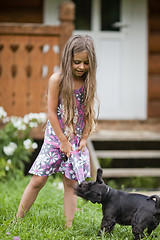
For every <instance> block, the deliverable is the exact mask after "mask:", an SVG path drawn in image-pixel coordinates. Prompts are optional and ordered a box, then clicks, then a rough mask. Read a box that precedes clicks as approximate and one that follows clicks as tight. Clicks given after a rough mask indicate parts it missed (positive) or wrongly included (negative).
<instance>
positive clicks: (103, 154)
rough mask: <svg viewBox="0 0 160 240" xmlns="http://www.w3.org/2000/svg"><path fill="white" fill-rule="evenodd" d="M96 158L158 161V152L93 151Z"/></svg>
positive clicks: (159, 153)
mask: <svg viewBox="0 0 160 240" xmlns="http://www.w3.org/2000/svg"><path fill="white" fill-rule="evenodd" d="M95 154H96V156H97V157H98V158H114V159H115V158H116V159H127V158H128V159H130V158H133V159H137V158H151V159H152V158H154V159H155V158H157V159H160V150H149V151H148V150H134V151H133V150H95Z"/></svg>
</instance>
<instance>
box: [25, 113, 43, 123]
mask: <svg viewBox="0 0 160 240" xmlns="http://www.w3.org/2000/svg"><path fill="white" fill-rule="evenodd" d="M46 119H47V114H46V113H42V112H41V113H29V114H26V115H25V116H24V118H23V121H24V122H25V123H26V124H29V123H30V122H34V121H36V122H37V123H44V122H45V121H46ZM33 120H34V121H33Z"/></svg>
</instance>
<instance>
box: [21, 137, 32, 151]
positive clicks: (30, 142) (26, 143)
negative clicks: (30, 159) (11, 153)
mask: <svg viewBox="0 0 160 240" xmlns="http://www.w3.org/2000/svg"><path fill="white" fill-rule="evenodd" d="M23 145H24V147H25V149H26V150H28V149H30V148H32V141H31V140H30V139H29V138H28V139H26V140H24V141H23Z"/></svg>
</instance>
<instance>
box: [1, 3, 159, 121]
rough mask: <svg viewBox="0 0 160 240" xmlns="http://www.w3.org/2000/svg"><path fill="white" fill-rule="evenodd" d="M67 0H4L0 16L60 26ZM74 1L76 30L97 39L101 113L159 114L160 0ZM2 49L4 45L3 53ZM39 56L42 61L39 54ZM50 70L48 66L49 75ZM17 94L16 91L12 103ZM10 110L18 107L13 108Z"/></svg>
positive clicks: (126, 115) (112, 115)
mask: <svg viewBox="0 0 160 240" xmlns="http://www.w3.org/2000/svg"><path fill="white" fill-rule="evenodd" d="M62 2H67V1H64V0H33V1H31V0H23V1H20V0H14V1H12V0H2V1H1V2H0V22H9V23H13V22H17V23H34V24H35V23H38V24H46V25H51V26H52V25H54V26H58V25H59V24H60V21H59V19H58V9H59V6H60V4H61V3H62ZM73 2H74V3H75V6H76V15H75V30H74V33H86V34H89V35H91V36H92V37H93V40H94V43H95V48H96V53H97V59H98V71H97V81H98V97H99V100H100V105H101V107H100V116H99V118H100V119H102V120H106V119H108V120H110V119H111V120H135V119H137V120H146V119H148V118H159V117H160V33H159V32H160V2H159V1H156V0H140V1H139V0H134V1H133V0H114V1H113V0H81V1H78V0H73ZM55 45H56V44H55ZM44 51H45V50H44ZM55 51H58V48H57V50H56V47H55ZM1 53H2V51H1V49H0V55H1ZM15 55H16V54H15ZM15 58H16V57H15ZM1 61H2V56H1V57H0V64H1V65H2V62H1ZM26 61H27V60H26ZM28 61H30V60H29V58H28ZM36 61H37V64H38V59H36ZM54 70H55V69H53V71H54ZM14 71H16V70H15V69H14V67H13V69H12V72H13V73H14ZM46 71H47V70H45V67H44V68H43V74H44V75H45V74H46ZM28 74H30V72H29V69H28ZM0 75H1V74H0ZM47 79H48V76H47ZM0 82H1V80H0ZM46 82H47V80H46ZM37 91H38V89H37ZM14 94H15V93H14V92H13V93H12V95H13V96H12V103H14V100H13V98H14ZM28 94H29V93H28ZM3 95H4V91H1V92H0V104H3V101H2V100H3V99H2V96H3ZM21 97H22V96H21ZM29 98H30V96H29V95H28V99H29ZM37 100H38V99H37ZM28 109H29V108H28ZM6 110H7V111H8V110H9V109H6ZM9 111H10V110H9ZM10 114H14V112H12V111H10Z"/></svg>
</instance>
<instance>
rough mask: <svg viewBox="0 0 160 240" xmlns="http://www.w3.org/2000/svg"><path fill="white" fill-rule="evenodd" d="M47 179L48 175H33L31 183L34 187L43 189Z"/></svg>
mask: <svg viewBox="0 0 160 240" xmlns="http://www.w3.org/2000/svg"><path fill="white" fill-rule="evenodd" d="M47 179H48V177H41V176H36V175H33V177H32V178H31V181H30V183H29V184H30V185H31V186H32V188H35V189H41V188H42V187H43V186H44V185H45V183H46V181H47Z"/></svg>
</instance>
